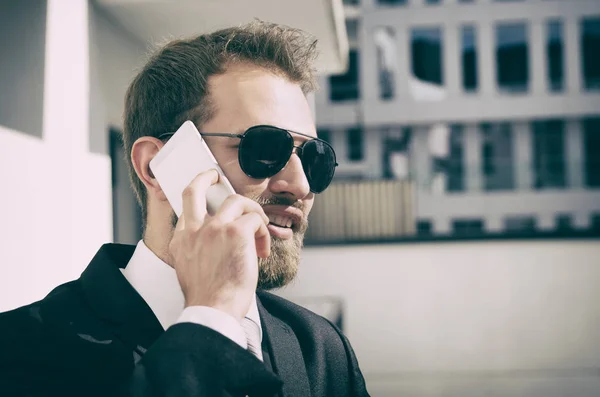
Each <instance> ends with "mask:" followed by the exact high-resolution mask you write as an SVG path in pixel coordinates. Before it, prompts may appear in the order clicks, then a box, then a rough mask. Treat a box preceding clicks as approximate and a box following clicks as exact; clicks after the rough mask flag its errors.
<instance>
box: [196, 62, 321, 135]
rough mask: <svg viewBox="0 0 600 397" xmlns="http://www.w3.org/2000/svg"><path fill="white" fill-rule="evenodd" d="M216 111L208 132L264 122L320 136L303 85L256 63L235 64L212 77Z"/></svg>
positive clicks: (211, 82) (211, 86)
mask: <svg viewBox="0 0 600 397" xmlns="http://www.w3.org/2000/svg"><path fill="white" fill-rule="evenodd" d="M209 93H210V94H209V95H210V101H211V104H212V106H213V107H214V114H213V117H212V118H211V120H210V121H209V122H207V123H205V124H204V125H203V128H202V129H203V130H204V131H205V132H243V131H245V130H246V129H248V128H249V127H252V126H255V125H261V124H268V125H273V126H276V127H280V128H285V129H288V130H291V131H297V132H301V133H303V134H307V135H310V136H316V130H315V126H314V121H313V118H312V113H311V110H310V106H309V105H308V101H307V100H306V97H305V96H304V93H303V92H302V89H301V88H300V86H299V85H298V84H296V83H293V82H290V81H289V80H288V79H286V78H285V77H283V76H280V75H278V74H275V73H273V72H270V71H268V70H266V69H263V68H260V67H258V66H254V65H245V64H243V65H235V66H230V67H228V68H227V70H226V72H225V73H223V74H220V75H215V76H211V77H210V78H209Z"/></svg>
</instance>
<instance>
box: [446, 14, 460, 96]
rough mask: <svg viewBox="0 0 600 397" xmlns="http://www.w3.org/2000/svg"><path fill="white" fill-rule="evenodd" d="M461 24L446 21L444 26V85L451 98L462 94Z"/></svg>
mask: <svg viewBox="0 0 600 397" xmlns="http://www.w3.org/2000/svg"><path fill="white" fill-rule="evenodd" d="M459 32H460V26H459V25H458V24H456V23H446V24H444V26H443V30H442V37H443V38H444V39H443V40H444V41H443V42H442V48H443V54H444V55H443V57H444V63H443V65H444V87H445V88H446V92H447V93H448V96H449V97H450V98H453V97H454V98H455V97H458V96H459V95H460V92H461V89H460V83H461V81H462V78H461V73H460V71H461V59H462V57H461V56H460V42H459V41H460V37H459Z"/></svg>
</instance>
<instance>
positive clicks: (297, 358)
mask: <svg viewBox="0 0 600 397" xmlns="http://www.w3.org/2000/svg"><path fill="white" fill-rule="evenodd" d="M256 303H257V305H258V312H259V314H260V319H261V324H262V327H263V335H264V337H266V341H267V345H268V347H270V357H271V365H272V366H273V371H274V372H275V373H276V374H277V375H278V376H279V378H280V379H281V380H282V381H283V387H282V389H281V390H282V391H281V396H282V397H307V396H310V384H309V382H308V375H307V373H306V366H305V364H304V358H303V356H302V349H301V348H300V343H298V339H297V338H296V335H295V334H294V332H293V331H292V329H291V328H290V326H289V325H287V324H286V323H284V322H283V321H281V320H280V319H278V318H276V317H274V316H273V315H271V314H270V313H269V312H268V311H267V310H266V309H265V308H264V306H263V305H262V304H261V302H260V299H257V300H256Z"/></svg>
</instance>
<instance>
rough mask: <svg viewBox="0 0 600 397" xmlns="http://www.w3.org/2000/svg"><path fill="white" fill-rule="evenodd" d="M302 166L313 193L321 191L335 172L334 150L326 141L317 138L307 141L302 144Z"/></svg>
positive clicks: (325, 187)
mask: <svg viewBox="0 0 600 397" xmlns="http://www.w3.org/2000/svg"><path fill="white" fill-rule="evenodd" d="M302 166H303V167H304V172H305V173H306V178H307V179H308V184H309V185H310V190H311V192H313V193H321V192H322V191H323V190H325V189H327V186H329V184H330V183H331V180H332V179H333V174H334V173H335V166H336V162H335V152H334V151H333V149H332V148H331V146H329V145H328V144H327V143H325V142H323V141H318V140H312V141H307V142H306V143H305V144H304V145H303V146H302Z"/></svg>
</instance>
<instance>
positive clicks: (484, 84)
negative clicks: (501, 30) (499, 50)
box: [477, 23, 496, 96]
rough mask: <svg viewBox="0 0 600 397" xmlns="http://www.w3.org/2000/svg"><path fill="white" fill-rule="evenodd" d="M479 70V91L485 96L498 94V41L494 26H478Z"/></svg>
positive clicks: (486, 24)
mask: <svg viewBox="0 0 600 397" xmlns="http://www.w3.org/2000/svg"><path fill="white" fill-rule="evenodd" d="M477 30H478V37H477V55H478V56H477V62H478V64H477V69H478V72H479V79H480V82H479V91H480V92H481V95H483V96H493V95H494V94H495V93H496V40H495V32H494V25H493V24H488V23H484V24H481V25H478V26H477Z"/></svg>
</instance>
